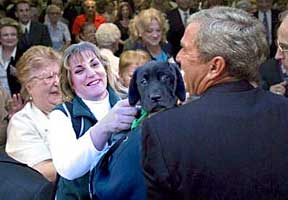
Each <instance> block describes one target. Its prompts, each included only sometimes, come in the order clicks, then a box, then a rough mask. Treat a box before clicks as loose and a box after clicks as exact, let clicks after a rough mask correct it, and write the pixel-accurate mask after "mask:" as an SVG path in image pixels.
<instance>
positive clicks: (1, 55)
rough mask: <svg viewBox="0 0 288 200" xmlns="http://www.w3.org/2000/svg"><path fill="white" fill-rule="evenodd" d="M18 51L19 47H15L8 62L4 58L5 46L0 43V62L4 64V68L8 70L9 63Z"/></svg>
mask: <svg viewBox="0 0 288 200" xmlns="http://www.w3.org/2000/svg"><path fill="white" fill-rule="evenodd" d="M16 51H17V47H14V50H13V52H12V54H11V56H10V59H9V60H7V61H6V62H5V61H4V60H3V47H2V46H1V45H0V64H1V65H2V66H4V69H5V70H6V69H7V68H8V64H9V63H10V61H11V58H13V59H15V57H16Z"/></svg>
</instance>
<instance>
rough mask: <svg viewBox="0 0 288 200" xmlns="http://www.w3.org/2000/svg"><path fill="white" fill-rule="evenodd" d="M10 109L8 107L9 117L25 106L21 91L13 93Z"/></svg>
mask: <svg viewBox="0 0 288 200" xmlns="http://www.w3.org/2000/svg"><path fill="white" fill-rule="evenodd" d="M8 104H9V106H8V107H9V109H8V113H9V116H8V117H9V119H10V118H11V117H12V116H13V115H14V114H15V113H16V112H18V111H19V110H21V109H22V108H23V107H24V102H23V99H22V97H21V95H20V94H19V93H17V94H13V96H12V98H11V100H9V103H8Z"/></svg>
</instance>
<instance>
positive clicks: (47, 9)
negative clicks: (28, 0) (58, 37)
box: [46, 4, 61, 14]
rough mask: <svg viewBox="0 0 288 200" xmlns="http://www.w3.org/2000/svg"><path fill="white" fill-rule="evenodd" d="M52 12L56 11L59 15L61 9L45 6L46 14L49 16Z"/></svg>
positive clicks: (53, 5)
mask: <svg viewBox="0 0 288 200" xmlns="http://www.w3.org/2000/svg"><path fill="white" fill-rule="evenodd" d="M53 11H56V12H57V13H59V14H61V8H60V7H59V6H57V5H55V4H50V5H49V6H47V8H46V13H47V14H49V13H51V12H53Z"/></svg>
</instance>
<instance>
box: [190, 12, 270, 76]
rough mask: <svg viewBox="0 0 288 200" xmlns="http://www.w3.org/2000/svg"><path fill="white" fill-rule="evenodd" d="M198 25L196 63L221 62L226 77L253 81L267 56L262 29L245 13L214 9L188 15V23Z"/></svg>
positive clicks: (267, 47)
mask: <svg viewBox="0 0 288 200" xmlns="http://www.w3.org/2000/svg"><path fill="white" fill-rule="evenodd" d="M191 22H193V23H194V22H196V23H200V30H199V32H198V34H197V36H196V38H194V42H195V45H196V46H197V48H198V50H199V54H200V59H202V60H203V61H205V62H207V61H209V60H211V59H212V58H213V57H215V56H221V57H223V58H224V59H225V61H226V64H227V67H228V68H227V70H228V73H229V75H231V76H233V77H235V78H238V79H245V80H248V81H257V80H258V78H259V66H260V64H262V63H263V62H264V61H265V60H266V59H267V56H268V54H269V46H268V43H267V40H266V35H265V28H264V26H263V25H262V23H261V22H260V21H258V20H257V19H256V18H254V17H253V16H251V15H250V14H248V13H247V12H245V11H243V10H240V9H236V8H230V7H222V6H221V7H214V8H211V9H206V10H201V11H199V12H197V13H195V14H192V15H191V17H190V18H189V20H188V23H191Z"/></svg>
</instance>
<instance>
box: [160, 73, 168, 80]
mask: <svg viewBox="0 0 288 200" xmlns="http://www.w3.org/2000/svg"><path fill="white" fill-rule="evenodd" d="M169 79H170V78H169V76H168V75H166V74H162V75H161V76H160V80H161V81H169Z"/></svg>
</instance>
